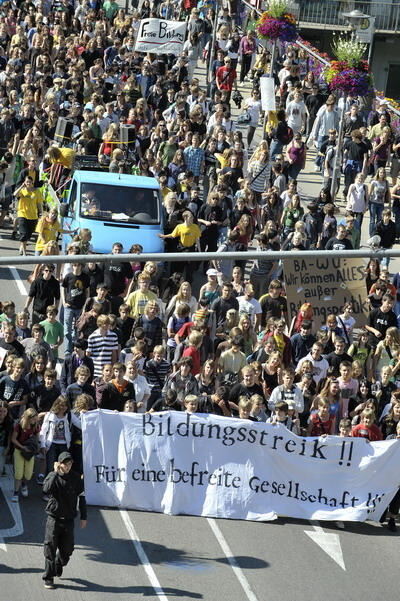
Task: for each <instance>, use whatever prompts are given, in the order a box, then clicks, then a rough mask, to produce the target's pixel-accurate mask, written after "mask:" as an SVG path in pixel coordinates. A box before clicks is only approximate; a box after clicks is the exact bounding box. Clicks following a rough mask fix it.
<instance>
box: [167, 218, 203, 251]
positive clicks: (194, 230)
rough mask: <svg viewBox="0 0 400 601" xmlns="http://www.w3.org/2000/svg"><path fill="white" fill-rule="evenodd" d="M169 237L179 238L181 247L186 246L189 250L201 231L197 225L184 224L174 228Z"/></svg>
mask: <svg viewBox="0 0 400 601" xmlns="http://www.w3.org/2000/svg"><path fill="white" fill-rule="evenodd" d="M171 236H172V237H173V238H179V241H180V243H181V244H182V246H186V247H187V248H190V247H191V246H193V245H194V244H196V242H197V240H198V239H199V238H200V236H201V230H200V228H199V226H198V225H196V224H195V223H192V224H191V225H186V224H185V223H180V224H179V225H177V226H176V228H175V229H174V231H173V232H171Z"/></svg>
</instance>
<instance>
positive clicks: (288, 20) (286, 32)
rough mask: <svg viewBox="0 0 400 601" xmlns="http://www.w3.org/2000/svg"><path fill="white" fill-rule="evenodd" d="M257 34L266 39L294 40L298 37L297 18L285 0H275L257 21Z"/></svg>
mask: <svg viewBox="0 0 400 601" xmlns="http://www.w3.org/2000/svg"><path fill="white" fill-rule="evenodd" d="M256 30H257V35H258V37H260V38H263V39H265V40H272V41H277V40H280V41H282V42H294V40H296V38H297V37H298V31H297V26H296V18H295V16H294V15H292V13H290V12H288V10H287V4H286V2H285V1H284V0H273V1H272V2H270V3H269V8H268V10H267V11H265V12H263V13H262V15H261V16H260V18H259V19H258V21H257V23H256Z"/></svg>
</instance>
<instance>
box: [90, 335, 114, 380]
mask: <svg viewBox="0 0 400 601" xmlns="http://www.w3.org/2000/svg"><path fill="white" fill-rule="evenodd" d="M88 351H89V352H90V357H91V359H92V360H93V364H94V375H95V377H98V376H100V375H101V370H102V368H103V365H106V363H112V352H113V351H118V336H117V334H116V333H115V332H113V331H112V330H108V332H107V333H106V334H104V336H103V335H102V334H100V330H99V329H97V330H95V331H94V332H93V334H90V336H89V338H88Z"/></svg>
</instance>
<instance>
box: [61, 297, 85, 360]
mask: <svg viewBox="0 0 400 601" xmlns="http://www.w3.org/2000/svg"><path fill="white" fill-rule="evenodd" d="M81 312H82V310H81V309H72V308H71V307H65V306H64V338H65V340H66V348H65V352H66V353H72V350H73V342H74V340H75V334H76V322H77V321H78V318H79V316H80V314H81Z"/></svg>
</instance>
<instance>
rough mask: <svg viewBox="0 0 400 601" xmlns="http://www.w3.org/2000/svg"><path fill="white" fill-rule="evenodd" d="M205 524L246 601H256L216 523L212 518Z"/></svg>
mask: <svg viewBox="0 0 400 601" xmlns="http://www.w3.org/2000/svg"><path fill="white" fill-rule="evenodd" d="M207 522H208V523H209V524H210V528H211V530H212V531H213V533H214V536H215V538H216V539H217V541H218V542H219V545H220V547H221V549H222V551H223V552H224V555H225V557H226V559H227V560H228V562H229V565H230V566H231V568H232V570H233V573H234V574H235V576H236V578H237V579H238V580H239V583H240V586H241V587H242V589H243V591H244V593H245V595H246V597H247V599H248V600H249V601H258V599H257V597H256V596H255V594H254V593H253V591H252V589H251V586H250V584H249V582H248V580H247V578H246V576H245V575H244V574H243V571H242V569H241V568H240V566H239V564H238V562H237V561H236V559H235V556H234V555H233V553H232V551H231V549H230V547H229V545H228V543H227V541H226V538H225V537H224V535H223V534H222V532H221V530H220V528H219V526H218V524H217V522H216V521H215V520H214V518H207Z"/></svg>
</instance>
